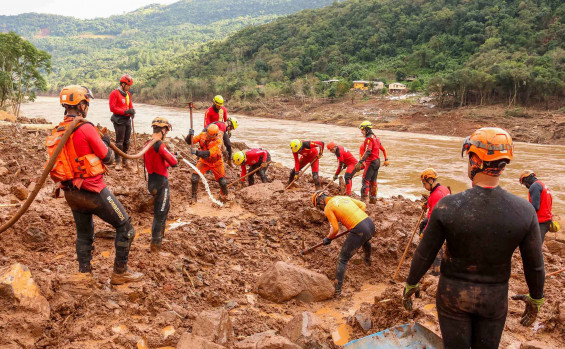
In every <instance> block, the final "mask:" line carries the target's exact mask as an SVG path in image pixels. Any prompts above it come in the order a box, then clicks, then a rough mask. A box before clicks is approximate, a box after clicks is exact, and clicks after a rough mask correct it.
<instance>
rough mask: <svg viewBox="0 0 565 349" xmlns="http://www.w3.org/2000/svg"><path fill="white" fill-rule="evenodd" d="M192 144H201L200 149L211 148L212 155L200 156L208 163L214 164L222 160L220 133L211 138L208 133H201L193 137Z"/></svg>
mask: <svg viewBox="0 0 565 349" xmlns="http://www.w3.org/2000/svg"><path fill="white" fill-rule="evenodd" d="M192 144H198V145H199V146H200V150H209V151H210V156H209V157H207V158H205V159H204V158H200V161H203V162H205V163H208V164H214V163H216V162H218V161H222V144H223V143H222V137H221V135H220V134H219V133H218V136H217V137H216V138H213V139H210V138H208V133H206V132H202V133H200V134H199V135H197V136H195V137H193V138H192Z"/></svg>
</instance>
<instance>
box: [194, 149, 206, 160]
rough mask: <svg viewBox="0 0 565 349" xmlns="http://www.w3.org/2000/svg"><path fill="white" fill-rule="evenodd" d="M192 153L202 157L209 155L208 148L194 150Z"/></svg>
mask: <svg viewBox="0 0 565 349" xmlns="http://www.w3.org/2000/svg"><path fill="white" fill-rule="evenodd" d="M194 154H196V156H198V157H201V158H203V159H206V158H208V157H210V151H209V150H197V151H196V152H194Z"/></svg>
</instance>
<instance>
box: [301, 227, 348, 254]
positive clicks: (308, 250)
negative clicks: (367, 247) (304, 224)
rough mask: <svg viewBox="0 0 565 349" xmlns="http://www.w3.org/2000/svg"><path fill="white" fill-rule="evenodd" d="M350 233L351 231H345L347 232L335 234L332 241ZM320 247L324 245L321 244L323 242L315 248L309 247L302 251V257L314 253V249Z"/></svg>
mask: <svg viewBox="0 0 565 349" xmlns="http://www.w3.org/2000/svg"><path fill="white" fill-rule="evenodd" d="M350 231H351V230H347V231H344V232H343V233H339V234H337V235H336V236H335V237H334V238H333V239H332V241H334V240H335V239H337V238H338V237H341V236H344V235H346V234H349V232H350ZM302 245H303V246H304V240H302ZM322 245H324V243H323V242H320V243H319V244H317V245H315V246H312V247H310V248H309V249H306V250H303V251H302V255H305V254H308V253H310V252H312V251H314V250H315V249H317V248H318V247H320V246H322Z"/></svg>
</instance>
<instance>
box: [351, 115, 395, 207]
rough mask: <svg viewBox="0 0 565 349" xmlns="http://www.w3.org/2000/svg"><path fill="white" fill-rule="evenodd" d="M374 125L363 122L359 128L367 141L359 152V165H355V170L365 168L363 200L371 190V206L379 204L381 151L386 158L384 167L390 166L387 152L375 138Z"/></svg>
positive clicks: (362, 190)
mask: <svg viewBox="0 0 565 349" xmlns="http://www.w3.org/2000/svg"><path fill="white" fill-rule="evenodd" d="M372 127H373V125H372V124H371V122H369V121H363V122H362V123H361V125H360V126H359V128H360V129H361V133H362V134H363V136H364V137H365V141H364V142H363V144H362V145H361V149H360V151H359V156H360V159H359V163H358V164H357V165H355V170H356V171H359V170H360V169H361V168H365V171H364V172H363V182H362V185H361V200H365V199H366V198H367V194H369V189H370V198H369V202H370V203H371V204H376V203H377V189H378V187H377V176H378V175H379V167H381V159H380V156H379V151H382V152H383V155H384V157H385V162H384V165H385V166H388V158H387V156H386V150H385V148H384V147H383V145H382V144H381V141H380V139H378V138H377V136H375V134H374V133H373V130H372Z"/></svg>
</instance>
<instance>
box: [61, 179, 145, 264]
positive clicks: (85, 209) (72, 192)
mask: <svg viewBox="0 0 565 349" xmlns="http://www.w3.org/2000/svg"><path fill="white" fill-rule="evenodd" d="M65 199H66V200H67V203H68V204H69V206H70V207H71V210H72V212H73V217H74V219H75V225H76V230H77V241H76V251H77V259H78V263H79V271H80V272H83V273H84V272H88V271H90V270H91V267H90V260H91V259H92V250H93V249H94V247H93V243H94V221H93V219H92V215H96V216H98V217H100V219H102V220H103V221H104V222H106V223H108V224H110V225H112V226H113V227H114V228H116V238H115V240H114V246H115V248H116V258H115V260H114V271H116V272H118V273H122V272H124V271H125V270H126V269H127V263H128V256H129V250H130V246H131V243H132V241H133V238H134V236H135V230H134V228H133V226H132V225H131V223H130V221H131V219H130V217H129V216H128V214H127V213H126V210H125V209H124V207H123V206H122V204H121V203H120V201H118V199H117V198H116V197H115V196H114V195H113V194H112V193H111V192H110V191H109V190H108V188H104V189H103V190H102V191H101V192H100V193H95V192H92V191H88V190H83V189H81V190H77V189H65Z"/></svg>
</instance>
